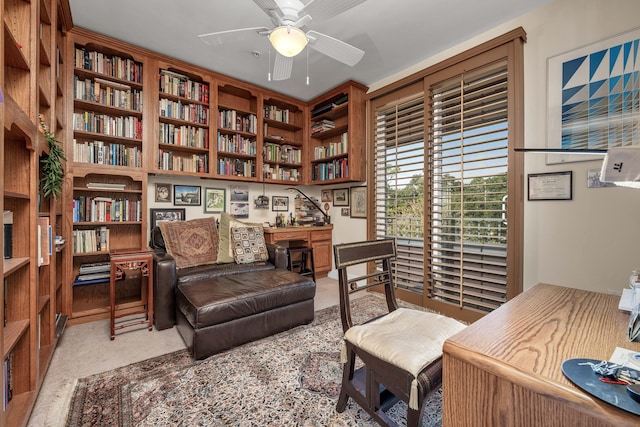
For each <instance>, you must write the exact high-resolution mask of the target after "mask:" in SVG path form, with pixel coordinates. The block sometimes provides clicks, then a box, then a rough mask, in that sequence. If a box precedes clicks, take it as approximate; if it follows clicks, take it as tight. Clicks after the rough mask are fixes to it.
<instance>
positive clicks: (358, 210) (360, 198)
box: [349, 187, 367, 218]
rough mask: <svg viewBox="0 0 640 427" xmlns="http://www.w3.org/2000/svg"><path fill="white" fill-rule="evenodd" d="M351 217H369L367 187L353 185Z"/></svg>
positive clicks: (351, 191) (350, 191)
mask: <svg viewBox="0 0 640 427" xmlns="http://www.w3.org/2000/svg"><path fill="white" fill-rule="evenodd" d="M349 194H350V200H351V218H366V217H367V187H351V188H350V189H349Z"/></svg>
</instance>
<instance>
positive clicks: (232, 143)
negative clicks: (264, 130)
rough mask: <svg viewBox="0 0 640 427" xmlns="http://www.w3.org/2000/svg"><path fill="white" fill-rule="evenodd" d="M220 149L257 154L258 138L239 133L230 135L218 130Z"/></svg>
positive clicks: (229, 151)
mask: <svg viewBox="0 0 640 427" xmlns="http://www.w3.org/2000/svg"><path fill="white" fill-rule="evenodd" d="M218 151H226V152H227V153H240V154H247V155H249V156H255V155H256V140H255V139H252V138H247V137H245V136H242V135H239V134H237V133H236V134H233V135H228V134H226V133H220V132H218Z"/></svg>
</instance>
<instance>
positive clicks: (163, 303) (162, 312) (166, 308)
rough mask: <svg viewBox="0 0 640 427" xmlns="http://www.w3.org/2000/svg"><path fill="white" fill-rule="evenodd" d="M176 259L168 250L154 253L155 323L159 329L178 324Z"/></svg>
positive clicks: (157, 250)
mask: <svg viewBox="0 0 640 427" xmlns="http://www.w3.org/2000/svg"><path fill="white" fill-rule="evenodd" d="M176 284H177V276H176V261H175V259H173V257H172V256H171V255H169V254H167V253H166V252H164V251H162V250H159V249H156V250H155V251H154V253H153V307H154V310H153V323H154V325H155V327H156V329H158V330H163V329H169V328H172V327H173V325H175V324H176V298H175V292H176Z"/></svg>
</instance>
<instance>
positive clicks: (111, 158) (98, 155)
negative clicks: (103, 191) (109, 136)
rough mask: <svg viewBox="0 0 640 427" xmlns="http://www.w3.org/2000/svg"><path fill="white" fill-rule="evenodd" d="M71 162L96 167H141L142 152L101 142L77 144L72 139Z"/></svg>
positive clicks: (135, 148)
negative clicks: (90, 164)
mask: <svg viewBox="0 0 640 427" xmlns="http://www.w3.org/2000/svg"><path fill="white" fill-rule="evenodd" d="M73 161H74V162H77V163H92V164H96V165H110V166H128V167H133V168H140V167H142V150H141V149H140V148H139V147H127V146H126V145H124V144H116V143H108V142H107V143H105V142H103V141H85V142H78V141H77V140H76V139H75V138H74V139H73Z"/></svg>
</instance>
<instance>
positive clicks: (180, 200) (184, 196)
mask: <svg viewBox="0 0 640 427" xmlns="http://www.w3.org/2000/svg"><path fill="white" fill-rule="evenodd" d="M201 189H202V187H200V186H199V185H174V186H173V205H174V206H200V204H201V203H202V202H201Z"/></svg>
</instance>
